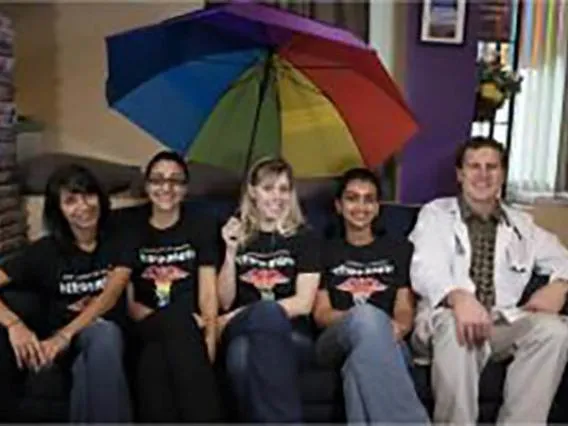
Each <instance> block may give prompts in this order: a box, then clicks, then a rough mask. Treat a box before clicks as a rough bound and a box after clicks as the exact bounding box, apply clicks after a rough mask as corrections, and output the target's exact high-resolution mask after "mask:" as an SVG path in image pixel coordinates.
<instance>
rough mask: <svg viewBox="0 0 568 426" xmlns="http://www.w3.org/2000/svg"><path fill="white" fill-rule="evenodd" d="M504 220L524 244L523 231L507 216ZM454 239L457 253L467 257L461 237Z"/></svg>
mask: <svg viewBox="0 0 568 426" xmlns="http://www.w3.org/2000/svg"><path fill="white" fill-rule="evenodd" d="M503 220H504V221H505V225H506V226H507V228H509V229H511V230H512V231H513V233H514V234H515V236H516V237H517V239H518V240H519V242H522V241H523V234H521V231H520V230H519V228H518V227H517V225H515V224H514V223H512V222H511V220H510V219H509V218H508V217H507V215H504V216H503ZM454 238H455V242H456V253H457V254H458V255H460V256H463V255H465V247H464V246H463V244H462V242H461V240H460V239H459V237H458V236H457V235H456V234H454Z"/></svg>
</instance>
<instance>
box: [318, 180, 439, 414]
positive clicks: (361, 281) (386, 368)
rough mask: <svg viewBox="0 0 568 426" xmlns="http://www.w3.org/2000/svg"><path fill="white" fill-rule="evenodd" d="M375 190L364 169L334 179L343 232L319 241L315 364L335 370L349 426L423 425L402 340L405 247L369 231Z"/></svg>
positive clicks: (406, 320) (409, 300)
mask: <svg viewBox="0 0 568 426" xmlns="http://www.w3.org/2000/svg"><path fill="white" fill-rule="evenodd" d="M379 188H380V186H379V180H378V178H377V177H376V176H375V175H374V174H373V173H372V172H371V171H370V170H367V169H351V170H349V171H347V172H346V173H345V174H344V175H343V176H342V177H341V179H340V182H339V188H338V192H337V195H336V199H335V208H336V210H337V213H338V215H339V216H340V218H341V221H342V231H343V232H341V234H342V237H341V238H337V239H335V240H332V241H326V245H325V249H324V252H323V254H322V256H323V275H322V280H321V283H320V290H319V291H318V294H317V296H316V302H315V305H314V311H313V312H314V318H315V321H316V323H317V324H318V325H319V326H320V327H322V328H325V330H324V331H323V333H322V335H321V336H320V337H319V338H318V341H317V343H316V354H317V358H318V360H319V361H320V362H321V363H322V364H324V365H327V366H333V367H340V368H341V374H342V377H343V390H344V398H345V407H346V413H347V420H348V422H349V423H354V422H357V423H366V424H375V423H400V422H404V423H406V422H411V423H416V424H427V423H429V418H428V414H427V413H426V410H425V409H424V407H423V406H422V404H421V402H420V400H419V399H418V396H417V395H416V392H415V390H414V385H413V382H412V379H411V377H410V374H409V372H408V369H407V360H408V353H407V348H406V345H405V343H404V337H405V336H406V335H407V334H408V332H409V331H410V329H411V327H412V323H413V317H414V300H413V297H412V292H411V289H410V287H409V276H408V270H409V266H410V258H411V255H412V245H411V244H410V243H409V242H408V241H406V240H400V241H399V240H396V239H394V238H392V237H390V236H388V235H386V234H385V233H384V232H382V233H381V232H379V233H378V234H376V233H375V232H374V231H373V228H374V226H373V225H374V221H375V220H376V218H377V217H378V214H379V197H380V189H379Z"/></svg>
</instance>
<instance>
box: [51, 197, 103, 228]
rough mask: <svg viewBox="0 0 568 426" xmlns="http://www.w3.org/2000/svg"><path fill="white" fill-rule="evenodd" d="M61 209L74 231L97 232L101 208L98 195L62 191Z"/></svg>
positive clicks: (60, 198)
mask: <svg viewBox="0 0 568 426" xmlns="http://www.w3.org/2000/svg"><path fill="white" fill-rule="evenodd" d="M59 208H60V209H61V213H62V214H63V217H64V218H65V219H66V220H67V222H68V223H69V227H70V228H71V229H74V230H80V231H92V230H96V228H97V224H98V221H99V217H100V212H101V206H100V201H99V197H98V195H97V194H83V193H77V192H72V191H69V190H67V189H63V188H62V189H61V191H60V193H59Z"/></svg>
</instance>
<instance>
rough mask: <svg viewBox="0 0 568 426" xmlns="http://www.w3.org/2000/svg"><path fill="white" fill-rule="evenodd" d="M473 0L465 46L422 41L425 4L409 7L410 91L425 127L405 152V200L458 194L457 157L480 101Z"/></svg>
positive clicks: (402, 191)
mask: <svg viewBox="0 0 568 426" xmlns="http://www.w3.org/2000/svg"><path fill="white" fill-rule="evenodd" d="M472 3H474V2H470V3H469V5H468V11H467V16H466V21H467V22H466V39H465V43H464V44H463V45H461V46H455V45H453V46H452V45H443V44H424V43H421V42H420V41H419V21H420V15H421V13H420V11H421V7H422V5H421V3H420V2H410V3H409V5H408V18H407V19H408V24H407V46H406V55H407V57H406V69H405V74H406V75H405V89H406V99H407V101H408V103H409V105H410V108H411V109H412V111H413V112H414V114H415V115H416V117H417V119H418V122H419V124H420V131H419V133H418V134H417V135H416V136H415V137H414V138H413V139H412V140H411V141H410V142H409V144H408V145H407V146H406V148H405V149H404V151H403V153H402V156H401V162H400V165H401V174H400V181H399V184H400V193H399V194H400V201H402V202H405V203H423V202H427V201H430V200H432V199H433V198H436V197H440V196H444V195H453V194H455V192H456V183H455V171H454V156H455V152H456V148H457V146H458V145H459V144H460V143H462V142H463V141H464V140H465V139H466V138H467V137H468V136H469V133H470V128H471V119H472V117H473V108H474V101H475V85H476V80H475V78H476V76H475V60H476V49H477V47H476V41H475V34H476V27H477V10H476V7H475V5H474V4H472Z"/></svg>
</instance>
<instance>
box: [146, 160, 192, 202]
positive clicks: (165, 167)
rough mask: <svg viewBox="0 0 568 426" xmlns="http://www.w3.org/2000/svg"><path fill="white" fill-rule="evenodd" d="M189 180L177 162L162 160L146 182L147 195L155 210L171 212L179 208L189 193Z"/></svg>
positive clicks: (153, 167) (154, 166) (154, 167)
mask: <svg viewBox="0 0 568 426" xmlns="http://www.w3.org/2000/svg"><path fill="white" fill-rule="evenodd" d="M187 184H188V182H187V178H186V175H185V172H184V170H183V168H182V167H181V166H180V165H179V164H177V163H176V162H175V161H170V160H160V161H158V162H157V163H155V164H154V165H153V166H152V170H150V172H149V174H148V178H147V180H146V193H147V194H148V197H149V198H150V201H151V202H152V205H153V206H154V208H155V209H158V210H160V211H164V212H170V211H173V210H175V209H177V208H179V206H180V204H181V202H182V201H183V199H184V197H185V194H186V193H187Z"/></svg>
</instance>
